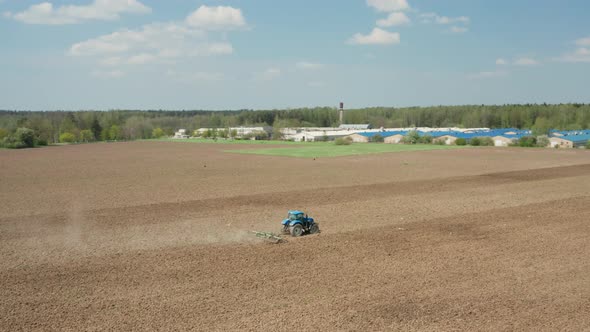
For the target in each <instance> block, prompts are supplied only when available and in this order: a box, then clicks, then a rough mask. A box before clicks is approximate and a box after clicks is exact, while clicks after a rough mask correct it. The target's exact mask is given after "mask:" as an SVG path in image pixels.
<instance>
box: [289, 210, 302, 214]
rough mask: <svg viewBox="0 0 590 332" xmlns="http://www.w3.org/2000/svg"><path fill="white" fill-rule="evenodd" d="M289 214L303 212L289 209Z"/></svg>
mask: <svg viewBox="0 0 590 332" xmlns="http://www.w3.org/2000/svg"><path fill="white" fill-rule="evenodd" d="M289 214H305V212H303V211H299V210H289Z"/></svg>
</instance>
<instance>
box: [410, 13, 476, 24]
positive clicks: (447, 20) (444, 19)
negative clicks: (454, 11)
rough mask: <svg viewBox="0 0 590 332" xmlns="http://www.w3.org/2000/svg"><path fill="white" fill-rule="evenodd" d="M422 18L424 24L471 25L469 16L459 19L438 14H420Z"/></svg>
mask: <svg viewBox="0 0 590 332" xmlns="http://www.w3.org/2000/svg"><path fill="white" fill-rule="evenodd" d="M420 18H421V19H422V23H433V22H434V23H437V24H455V23H463V24H469V23H470V22H471V19H470V18H469V17H467V16H459V17H448V16H440V15H438V14H437V13H424V14H420Z"/></svg>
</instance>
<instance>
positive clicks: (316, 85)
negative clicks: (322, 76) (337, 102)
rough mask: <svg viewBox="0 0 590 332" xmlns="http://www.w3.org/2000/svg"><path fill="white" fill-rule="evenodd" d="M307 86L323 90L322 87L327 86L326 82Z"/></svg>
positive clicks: (310, 83)
mask: <svg viewBox="0 0 590 332" xmlns="http://www.w3.org/2000/svg"><path fill="white" fill-rule="evenodd" d="M307 86H309V87H311V88H321V87H324V86H326V84H325V83H324V82H319V81H313V82H309V83H307Z"/></svg>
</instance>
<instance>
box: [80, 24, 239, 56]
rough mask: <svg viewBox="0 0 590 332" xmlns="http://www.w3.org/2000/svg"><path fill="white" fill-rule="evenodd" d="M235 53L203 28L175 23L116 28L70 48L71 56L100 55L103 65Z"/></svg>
mask: <svg viewBox="0 0 590 332" xmlns="http://www.w3.org/2000/svg"><path fill="white" fill-rule="evenodd" d="M232 53H233V47H232V45H231V44H229V43H228V42H211V41H208V40H207V38H206V35H205V34H204V33H203V32H202V31H200V30H195V29H193V28H190V27H187V26H185V25H181V24H176V23H167V24H159V23H154V24H149V25H145V26H143V27H142V28H140V29H137V30H129V29H126V30H121V31H116V32H113V33H111V34H108V35H103V36H100V37H97V38H93V39H89V40H86V41H82V42H79V43H76V44H74V45H72V46H71V47H70V50H69V55H71V56H90V57H99V58H100V59H99V60H98V62H99V64H101V65H104V66H121V65H145V64H153V63H170V62H172V61H173V60H174V59H176V58H181V57H192V56H210V55H227V54H232Z"/></svg>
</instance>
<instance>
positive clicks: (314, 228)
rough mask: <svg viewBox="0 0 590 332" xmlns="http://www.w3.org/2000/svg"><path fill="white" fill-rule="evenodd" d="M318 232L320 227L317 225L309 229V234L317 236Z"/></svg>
mask: <svg viewBox="0 0 590 332" xmlns="http://www.w3.org/2000/svg"><path fill="white" fill-rule="evenodd" d="M319 232H320V225H318V224H313V225H311V227H310V228H309V234H317V233H319Z"/></svg>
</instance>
